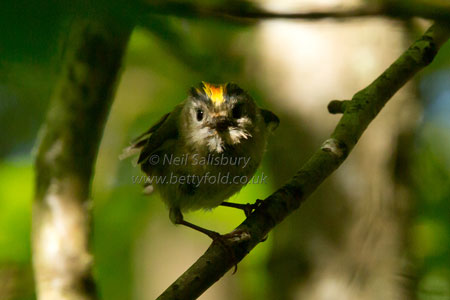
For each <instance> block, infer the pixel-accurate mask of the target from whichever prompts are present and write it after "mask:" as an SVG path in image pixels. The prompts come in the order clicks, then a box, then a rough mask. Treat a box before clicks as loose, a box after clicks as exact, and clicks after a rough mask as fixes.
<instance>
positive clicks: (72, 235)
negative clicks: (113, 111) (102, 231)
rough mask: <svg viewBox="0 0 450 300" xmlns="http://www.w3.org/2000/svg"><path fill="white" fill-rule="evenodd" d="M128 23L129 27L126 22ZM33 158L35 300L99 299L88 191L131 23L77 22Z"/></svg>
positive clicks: (103, 20) (74, 25) (81, 20)
mask: <svg viewBox="0 0 450 300" xmlns="http://www.w3.org/2000/svg"><path fill="white" fill-rule="evenodd" d="M124 23H125V24H124ZM71 27H72V32H71V33H70V34H69V39H68V44H67V47H66V56H65V61H64V66H63V69H62V74H61V77H60V80H59V82H58V83H57V84H56V88H55V93H54V97H53V99H52V102H51V107H50V110H49V112H48V115H47V120H46V122H45V124H44V126H43V129H42V132H41V136H40V143H39V148H38V151H37V156H36V193H35V199H34V203H33V229H32V230H33V243H32V244H33V266H34V272H35V280H36V286H37V296H38V299H42V300H81V299H86V300H90V299H97V294H96V288H95V287H96V285H95V283H94V280H93V276H92V255H91V249H90V243H89V235H90V226H89V225H90V224H89V223H90V216H91V214H90V211H89V204H90V202H89V189H90V182H91V176H92V171H93V165H94V162H95V157H96V155H97V150H98V146H99V143H100V137H101V134H102V131H103V127H104V124H105V120H106V115H107V113H108V111H109V107H110V105H111V102H112V99H113V95H114V89H115V85H116V81H117V77H118V73H119V70H120V67H121V61H122V57H123V54H124V51H125V48H126V44H127V41H128V37H129V35H130V32H131V27H132V26H131V25H130V24H128V22H121V21H118V20H116V19H115V18H114V19H113V18H109V17H103V18H102V17H100V18H98V19H96V20H95V21H94V20H84V19H76V20H75V21H74V22H73V24H72V26H71Z"/></svg>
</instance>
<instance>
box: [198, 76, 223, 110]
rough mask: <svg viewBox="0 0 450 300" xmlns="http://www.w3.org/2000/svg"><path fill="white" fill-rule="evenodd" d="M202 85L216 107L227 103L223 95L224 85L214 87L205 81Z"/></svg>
mask: <svg viewBox="0 0 450 300" xmlns="http://www.w3.org/2000/svg"><path fill="white" fill-rule="evenodd" d="M202 83H203V90H204V91H205V93H206V95H207V96H208V97H209V99H211V102H212V103H214V105H220V104H222V103H223V102H224V101H225V99H224V95H223V85H213V84H210V83H207V82H204V81H203V82H202Z"/></svg>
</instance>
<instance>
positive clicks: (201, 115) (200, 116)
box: [197, 109, 203, 122]
mask: <svg viewBox="0 0 450 300" xmlns="http://www.w3.org/2000/svg"><path fill="white" fill-rule="evenodd" d="M201 120H203V110H201V109H197V121H199V122H200V121H201Z"/></svg>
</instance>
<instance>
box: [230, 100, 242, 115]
mask: <svg viewBox="0 0 450 300" xmlns="http://www.w3.org/2000/svg"><path fill="white" fill-rule="evenodd" d="M231 113H232V116H233V119H239V118H240V117H242V105H240V104H238V105H236V106H235V107H233V110H232V111H231Z"/></svg>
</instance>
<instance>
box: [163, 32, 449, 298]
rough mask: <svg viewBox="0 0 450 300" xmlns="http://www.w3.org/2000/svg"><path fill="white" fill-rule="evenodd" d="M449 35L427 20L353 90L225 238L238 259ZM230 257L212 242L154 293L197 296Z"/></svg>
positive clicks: (311, 187) (333, 165) (335, 163)
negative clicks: (334, 120)
mask: <svg viewBox="0 0 450 300" xmlns="http://www.w3.org/2000/svg"><path fill="white" fill-rule="evenodd" d="M448 37H449V31H448V28H444V27H441V26H438V25H434V26H432V27H431V28H430V29H428V31H427V32H426V33H425V34H424V35H423V36H422V37H421V38H420V39H419V40H417V41H416V42H414V43H413V44H412V45H411V46H410V47H409V48H408V50H406V51H405V52H404V53H403V54H402V55H401V56H400V57H399V58H398V59H397V60H396V61H395V62H394V63H393V64H392V65H391V66H390V67H389V68H388V69H387V70H386V71H384V72H383V73H382V74H381V75H380V76H379V77H378V78H377V79H375V81H373V82H372V83H371V84H370V85H369V86H367V87H366V88H365V89H363V90H361V91H359V92H358V93H356V94H355V95H354V96H353V98H352V100H351V102H350V103H348V107H347V108H346V110H345V112H344V114H343V116H342V117H341V119H340V121H339V123H338V125H337V126H336V128H335V130H334V132H333V133H332V135H331V136H330V138H329V139H328V140H326V141H325V142H324V143H323V145H322V147H321V148H320V149H319V150H317V151H316V152H315V153H314V154H313V156H312V157H311V158H310V159H309V160H308V161H307V162H306V164H305V165H304V166H303V167H302V168H301V169H300V170H299V171H298V172H297V174H296V175H295V176H294V177H293V178H292V179H291V180H290V181H289V182H288V183H287V184H286V185H284V186H283V187H282V188H280V189H279V190H277V191H276V192H275V193H273V194H272V195H271V196H269V197H268V198H266V199H265V200H264V201H263V202H262V204H261V205H260V206H259V207H258V208H257V209H256V210H255V211H254V213H252V214H251V215H250V216H249V217H248V218H247V219H246V220H245V221H244V222H243V223H242V224H241V225H239V226H238V227H237V228H236V229H235V231H236V232H241V233H242V235H241V237H242V238H241V239H239V238H236V239H235V240H234V241H231V242H230V247H231V249H233V250H234V252H235V259H237V260H238V261H240V260H242V259H243V258H244V257H245V256H246V255H247V254H248V253H249V252H250V251H251V250H252V249H253V248H254V247H255V246H256V245H257V244H258V243H259V242H260V241H261V240H263V239H264V237H265V236H266V235H267V234H268V233H269V231H270V230H272V229H273V228H274V227H275V226H276V225H277V224H279V223H280V222H281V221H282V220H283V219H285V218H286V217H287V216H288V215H289V214H291V213H292V212H293V211H294V210H296V209H297V208H299V207H300V205H301V203H303V202H304V201H305V200H306V199H307V198H308V196H309V195H311V193H312V192H314V191H315V190H316V189H317V187H318V186H319V185H320V184H321V183H322V182H323V181H324V180H325V179H326V178H327V177H328V176H329V175H330V174H331V173H332V172H333V171H334V170H336V169H337V168H338V167H339V166H340V165H341V164H342V163H343V162H344V160H345V159H346V157H347V156H348V154H349V153H350V151H351V150H352V149H353V147H354V146H355V144H356V143H357V141H358V140H359V138H360V137H361V135H362V133H363V132H364V131H365V129H366V128H367V126H368V125H369V124H370V122H371V121H372V120H373V119H374V118H375V117H376V116H377V114H378V113H379V112H380V111H381V109H382V108H383V106H384V105H385V104H386V102H387V101H388V100H389V99H390V98H391V97H392V96H393V95H394V94H395V93H396V92H397V91H398V90H399V89H400V88H401V87H402V86H403V85H404V84H405V83H406V82H407V81H408V80H409V79H410V78H411V77H413V76H414V75H415V74H416V73H417V72H419V71H420V70H421V69H423V68H424V67H425V66H427V65H428V64H429V63H431V61H432V60H433V59H434V57H435V55H436V54H437V51H438V49H439V48H440V46H441V45H442V44H443V43H444V42H445V41H447V39H448ZM234 263H235V262H234V261H233V259H231V258H230V256H229V255H228V252H227V251H225V250H224V249H223V247H220V246H219V245H217V244H214V243H213V244H212V245H211V246H210V247H209V248H208V250H207V251H206V252H205V253H204V254H203V255H202V256H201V257H200V258H199V259H198V260H197V261H196V262H195V263H194V264H193V265H192V266H191V267H190V268H189V269H188V270H187V271H186V272H185V273H184V274H182V275H181V276H180V277H179V278H178V279H177V280H176V281H175V282H174V283H173V284H172V285H170V286H169V287H168V288H167V290H166V291H164V293H163V294H161V295H160V296H159V298H158V299H159V300H166V299H170V300H173V299H177V300H182V299H196V298H197V297H198V296H200V295H201V294H202V293H203V292H204V291H206V290H207V289H208V288H209V287H210V286H211V285H213V284H214V283H215V282H216V281H217V280H219V279H220V278H221V277H222V276H223V275H224V274H225V273H226V272H227V271H228V270H230V268H231V267H233V264H234Z"/></svg>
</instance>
